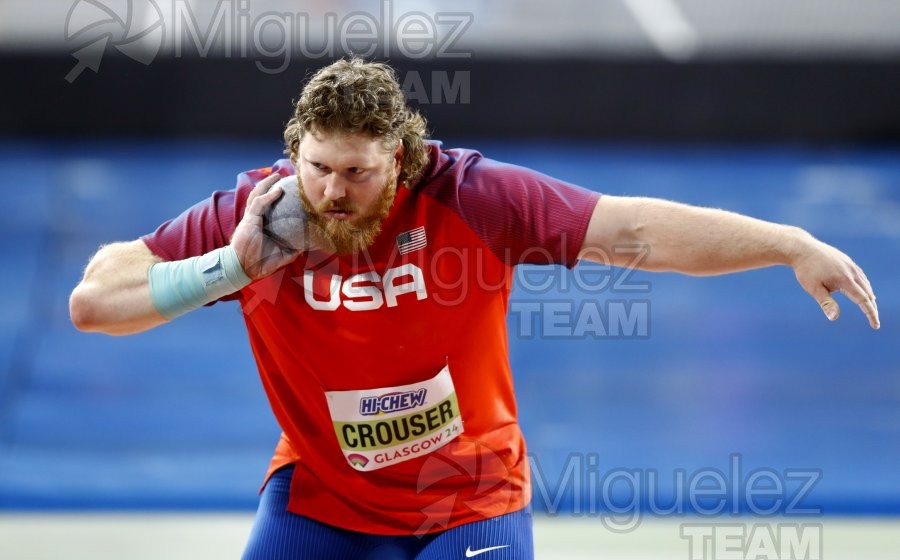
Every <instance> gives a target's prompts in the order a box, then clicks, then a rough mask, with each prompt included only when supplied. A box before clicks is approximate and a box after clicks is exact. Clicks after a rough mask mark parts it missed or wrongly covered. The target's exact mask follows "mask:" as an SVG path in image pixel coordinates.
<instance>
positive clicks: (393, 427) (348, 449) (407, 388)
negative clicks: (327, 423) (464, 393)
mask: <svg viewBox="0 0 900 560" xmlns="http://www.w3.org/2000/svg"><path fill="white" fill-rule="evenodd" d="M325 397H326V398H327V399H328V410H329V411H330V413H331V421H332V423H333V424H334V432H335V433H336V434H337V439H338V443H339V444H340V446H341V451H342V452H343V453H344V457H346V459H347V462H348V463H350V466H352V467H353V468H354V469H356V470H358V471H374V470H378V469H381V468H384V467H387V466H389V465H393V464H396V463H401V462H403V461H408V460H410V459H412V458H414V457H420V456H422V455H427V454H428V453H431V452H432V451H434V450H436V449H439V448H441V447H443V446H444V445H446V444H447V443H449V442H450V441H452V440H454V439H456V438H457V437H459V434H461V433H462V432H463V423H462V418H461V417H460V414H459V403H458V402H457V401H456V389H455V388H454V387H453V379H452V378H451V377H450V368H449V367H448V366H444V369H442V370H441V371H440V373H438V374H437V375H436V376H434V377H432V378H431V379H428V380H426V381H422V382H420V383H412V384H410V385H400V386H398V387H384V388H381V389H366V390H362V391H328V392H326V393H325Z"/></svg>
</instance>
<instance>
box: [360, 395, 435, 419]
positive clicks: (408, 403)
mask: <svg viewBox="0 0 900 560" xmlns="http://www.w3.org/2000/svg"><path fill="white" fill-rule="evenodd" d="M427 393H428V390H427V389H417V390H415V391H401V392H394V393H387V394H384V395H379V396H376V397H364V398H362V399H360V401H359V413H360V414H362V415H365V416H374V415H376V414H386V413H388V412H399V411H401V410H410V409H412V408H418V407H420V406H422V405H423V404H425V395H426V394H427Z"/></svg>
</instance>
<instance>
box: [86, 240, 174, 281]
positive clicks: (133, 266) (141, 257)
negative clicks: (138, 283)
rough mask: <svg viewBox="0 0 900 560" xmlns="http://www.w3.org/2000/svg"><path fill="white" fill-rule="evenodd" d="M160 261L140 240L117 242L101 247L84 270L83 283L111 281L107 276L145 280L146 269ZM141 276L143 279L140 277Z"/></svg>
mask: <svg viewBox="0 0 900 560" xmlns="http://www.w3.org/2000/svg"><path fill="white" fill-rule="evenodd" d="M161 261H162V259H161V258H160V257H158V256H156V255H155V254H153V252H152V251H151V250H150V248H149V247H147V244H146V243H145V242H144V241H143V240H142V239H135V240H134V241H119V242H116V243H110V244H109V245H104V246H103V247H101V248H100V249H99V250H98V251H97V252H96V253H95V254H94V256H93V257H91V260H90V262H88V265H87V267H86V268H85V270H84V280H82V282H84V281H90V280H102V279H103V277H107V278H106V279H108V280H111V279H112V278H109V277H108V276H109V275H113V276H116V277H130V278H137V279H138V280H140V279H141V278H143V279H144V280H146V274H147V268H149V267H150V266H151V265H152V264H154V263H158V262H161ZM141 274H143V277H142V276H141Z"/></svg>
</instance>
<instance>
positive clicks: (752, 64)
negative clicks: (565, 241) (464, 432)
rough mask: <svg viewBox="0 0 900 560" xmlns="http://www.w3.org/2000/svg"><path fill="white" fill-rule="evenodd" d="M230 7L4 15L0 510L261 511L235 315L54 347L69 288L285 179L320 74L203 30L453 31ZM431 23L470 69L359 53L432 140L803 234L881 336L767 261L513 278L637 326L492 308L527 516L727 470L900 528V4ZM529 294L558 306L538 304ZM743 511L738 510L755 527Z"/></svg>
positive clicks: (270, 5) (634, 8)
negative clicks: (592, 481)
mask: <svg viewBox="0 0 900 560" xmlns="http://www.w3.org/2000/svg"><path fill="white" fill-rule="evenodd" d="M233 4H234V5H237V3H236V2H235V3H233ZM230 5H231V4H229V3H228V2H224V3H223V2H205V1H201V0H190V1H180V0H165V1H164V0H156V1H154V0H105V1H100V0H73V1H68V0H59V1H55V2H48V3H42V4H41V5H40V7H39V8H38V7H36V6H38V5H37V4H35V3H32V2H28V1H26V0H9V1H6V2H2V3H0V11H2V13H3V17H2V18H0V73H2V74H3V75H4V76H7V77H8V78H9V81H10V82H11V83H12V81H13V79H14V81H15V86H9V87H4V88H0V106H2V107H4V108H5V109H4V110H3V111H2V112H0V188H2V195H0V212H2V216H3V220H2V221H0V232H2V235H0V246H2V252H0V254H2V256H3V266H2V268H0V297H2V298H3V301H2V306H0V308H2V309H3V312H2V314H0V509H5V510H20V509H25V510H39V511H43V510H48V509H78V510H81V509H121V508H124V509H142V510H143V509H165V510H169V509H199V510H207V509H241V510H244V509H246V510H249V509H252V508H255V506H256V490H257V488H258V486H259V484H260V483H261V481H262V476H263V474H264V472H265V469H266V467H267V465H268V460H269V457H270V454H271V452H272V450H273V448H274V445H275V443H276V441H277V437H278V428H277V426H276V425H275V423H274V420H273V418H272V415H271V412H270V411H269V409H268V405H267V403H266V402H265V398H264V395H263V392H262V389H261V387H260V384H259V380H258V377H257V373H256V370H255V366H254V364H253V360H252V356H251V353H250V349H249V345H248V343H247V342H246V338H245V335H244V334H243V329H244V327H243V322H242V319H241V316H240V310H239V309H238V308H237V306H236V305H234V304H220V305H216V306H213V307H211V308H207V309H203V310H201V311H199V312H196V313H191V314H189V315H188V316H185V317H183V318H181V319H179V320H178V321H176V322H174V323H173V324H169V325H165V326H162V327H160V328H158V329H155V330H153V331H150V332H147V333H143V334H140V335H137V336H131V337H124V338H114V337H107V336H103V335H89V334H83V333H79V332H77V331H75V329H74V328H73V327H72V326H71V324H70V323H69V320H68V310H67V298H68V294H69V293H70V291H71V290H72V288H73V287H74V286H75V284H76V283H77V282H78V280H79V278H80V276H81V273H82V270H83V267H84V265H85V264H86V263H87V261H88V259H89V257H90V256H91V255H92V254H93V252H94V251H95V250H96V249H97V248H98V247H99V246H100V245H101V244H103V243H108V242H111V241H116V240H129V239H134V238H136V237H138V236H140V235H142V234H144V233H147V232H150V231H152V230H153V229H155V227H156V226H157V225H158V224H159V223H161V222H162V221H164V220H166V219H168V218H170V217H173V216H175V215H177V214H178V213H180V212H181V211H182V210H183V209H184V208H186V207H187V206H189V205H190V204H193V203H194V202H196V201H198V200H201V199H203V198H205V197H207V196H208V195H209V193H210V192H212V191H213V190H217V189H222V188H230V187H231V186H232V185H233V184H234V178H235V175H236V174H237V173H239V172H240V171H243V170H246V169H251V168H256V167H260V166H264V165H268V164H270V163H272V162H273V161H275V160H276V159H278V158H279V157H280V156H281V149H282V147H281V144H280V135H281V129H282V126H283V124H284V121H285V120H286V119H287V117H288V115H289V111H290V101H291V99H293V98H295V97H296V95H297V92H298V90H299V87H300V84H301V82H302V80H303V77H304V76H305V75H306V73H307V72H309V71H310V70H312V69H314V68H316V67H319V66H322V65H324V64H327V63H328V62H329V61H330V60H331V58H330V56H328V55H321V56H318V57H313V56H308V55H305V56H301V53H300V52H299V51H298V50H297V49H296V47H297V45H296V44H295V45H293V46H294V47H295V50H293V51H291V52H293V58H291V59H290V60H287V58H290V57H286V55H285V54H281V55H279V54H271V48H272V45H273V44H274V43H272V41H275V42H276V43H277V42H278V41H279V36H278V31H279V29H278V26H277V25H275V26H268V27H265V28H260V27H254V28H252V29H249V30H244V31H247V33H249V34H250V35H253V38H257V39H259V40H260V41H263V42H264V41H269V42H268V43H265V45H269V47H268V48H269V49H270V50H269V53H270V54H268V55H266V53H265V52H262V49H261V48H260V44H262V43H257V44H256V50H255V52H249V53H244V51H242V50H241V48H242V47H241V45H242V43H241V42H240V41H241V39H240V38H241V37H244V40H246V38H247V34H246V33H245V34H244V35H241V33H243V32H244V31H242V30H240V29H237V28H224V29H218V28H216V27H215V26H216V25H232V24H235V23H234V22H238V23H239V22H241V21H245V22H251V23H252V22H259V21H262V19H261V18H262V17H263V15H264V14H265V13H272V12H271V10H273V9H278V10H282V12H279V13H283V14H285V19H283V20H281V21H282V23H284V24H287V23H291V24H296V23H297V22H299V21H301V20H302V18H299V16H300V15H306V16H309V17H310V18H311V19H309V20H308V21H309V22H313V23H310V28H309V29H307V30H306V31H308V32H309V33H308V34H307V35H304V36H303V37H302V39H303V40H306V41H308V43H307V44H306V45H305V46H306V47H309V45H310V43H311V44H314V45H319V44H323V43H320V42H321V41H326V42H327V41H329V40H331V43H330V44H331V45H332V46H335V45H337V47H336V48H335V49H333V50H334V52H333V55H334V56H341V55H343V54H345V52H346V50H347V49H346V45H344V47H343V48H340V47H341V43H340V41H338V39H339V38H338V39H335V37H333V36H332V37H331V39H329V35H328V29H327V28H322V27H321V25H320V22H321V21H323V18H324V17H325V15H326V12H328V11H332V10H333V11H334V12H335V13H336V14H337V15H338V17H340V18H343V19H341V21H349V20H348V19H347V18H349V17H350V15H351V14H353V13H356V14H367V15H369V16H371V18H372V20H373V21H375V20H377V21H381V20H382V19H384V15H385V13H384V9H385V8H387V9H389V10H390V11H392V13H393V16H392V17H393V19H394V20H395V21H396V20H397V18H399V17H402V16H404V15H410V14H425V16H427V18H430V21H433V22H436V21H437V20H438V19H439V18H437V14H438V13H439V12H441V11H444V12H446V11H447V10H449V9H450V8H447V7H445V6H444V5H443V4H441V3H438V2H411V1H407V0H394V1H393V2H392V1H390V0H386V1H384V2H362V1H355V0H354V1H350V0H344V1H340V2H333V3H327V4H326V3H318V2H310V3H304V4H302V5H301V4H297V3H294V2H285V1H281V0H266V1H262V0H260V1H254V0H251V2H249V3H243V4H241V5H242V6H245V7H246V9H247V14H246V15H247V17H246V19H244V20H240V19H236V20H235V19H232V20H227V19H221V20H219V19H216V18H217V17H218V16H219V15H220V12H219V10H220V9H222V8H220V7H221V6H226V7H228V6H230ZM176 6H180V7H181V9H183V10H187V12H182V14H184V13H190V15H191V17H194V18H195V20H194V24H195V25H196V29H195V30H198V32H199V33H200V34H201V35H203V33H206V32H209V31H210V30H213V31H215V30H216V29H218V31H217V32H216V33H211V34H209V35H208V38H211V39H210V40H209V41H208V47H209V48H208V49H207V48H206V46H207V39H206V38H204V37H207V36H204V37H199V36H198V37H194V38H193V39H190V36H189V35H185V34H184V32H183V33H182V34H181V35H178V34H177V33H175V32H174V31H173V30H174V29H175V27H174V22H173V19H172V18H173V15H172V14H173V12H172V10H173V9H174V7H176ZM452 10H453V12H454V13H456V14H462V15H470V16H472V17H471V22H470V25H469V26H468V27H466V28H465V30H464V31H463V33H462V35H461V36H460V39H459V41H458V42H457V43H454V45H453V48H452V49H451V50H452V51H453V52H455V53H457V54H458V53H463V55H465V56H446V53H444V55H442V54H440V53H439V52H437V49H434V50H433V52H431V53H430V55H428V56H421V57H420V56H403V55H402V53H400V52H399V51H398V49H397V48H396V41H397V40H398V37H397V36H396V29H395V30H394V33H395V34H394V35H393V36H390V37H381V36H380V35H379V38H380V39H384V40H385V44H387V45H393V48H392V50H391V51H390V52H387V53H385V52H380V51H377V49H376V51H377V52H375V53H374V54H373V56H374V57H376V58H387V59H390V60H391V62H392V63H394V64H396V65H397V67H398V68H399V69H400V75H401V78H402V79H403V80H404V84H405V85H406V86H407V91H408V93H410V91H409V85H410V83H412V82H408V81H407V78H410V77H413V78H417V79H421V80H422V82H423V83H424V84H425V87H426V91H425V93H426V95H425V99H422V95H417V96H411V97H415V99H414V100H413V101H415V102H416V104H418V106H419V108H420V110H422V111H423V112H424V113H425V114H426V116H427V117H428V118H429V121H430V123H431V125H432V127H433V130H434V136H435V137H436V138H440V139H443V140H444V141H445V144H446V145H448V146H461V147H469V148H476V149H480V150H481V151H482V152H483V153H484V154H485V155H487V156H488V157H493V158H496V159H499V160H503V161H507V162H511V163H518V164H522V165H526V166H529V167H532V168H535V169H537V170H539V171H543V172H545V173H548V174H550V175H553V176H556V177H558V178H561V179H564V180H568V181H571V182H574V183H577V184H580V185H582V186H585V187H587V188H590V189H594V190H597V191H600V192H607V193H611V194H623V195H641V196H659V197H663V198H668V199H675V200H680V201H684V202H688V203H693V204H699V205H704V206H714V207H721V208H726V209H729V210H734V211H737V212H743V213H747V214H750V215H753V216H756V217H759V218H764V219H768V220H772V221H776V222H783V223H790V224H795V225H798V226H801V227H804V228H806V229H808V230H809V231H810V232H812V233H813V234H814V235H816V236H817V237H819V238H820V239H822V240H823V241H826V242H828V243H831V244H834V245H836V246H837V247H839V248H841V249H842V250H844V251H845V252H847V253H848V254H850V255H851V256H852V257H853V258H854V259H855V260H856V262H857V263H858V264H859V265H860V266H862V268H863V269H864V270H865V271H866V273H867V275H868V277H869V279H870V280H871V282H872V284H873V286H874V288H875V290H876V293H877V295H878V305H879V309H880V312H881V320H882V325H883V326H882V329H881V330H880V331H877V332H876V331H872V330H871V329H870V328H869V327H868V325H867V323H866V321H865V319H864V317H863V316H862V313H861V312H860V311H859V310H858V309H857V308H856V307H855V306H854V305H853V304H852V303H850V302H849V301H847V300H846V299H845V298H843V297H840V296H839V297H838V299H839V302H840V304H841V306H842V316H841V319H840V320H839V321H837V322H836V323H829V322H828V321H827V320H826V319H825V318H824V316H823V314H822V313H821V311H820V310H819V309H818V306H817V305H816V303H815V302H814V301H813V300H812V299H811V298H810V297H809V296H807V295H806V294H805V292H803V291H802V289H801V288H800V287H799V286H798V285H797V284H796V282H795V280H794V278H793V275H792V273H791V271H790V270H788V269H787V268H784V267H777V268H770V269H764V270H757V271H752V272H747V273H742V274H737V275H728V276H721V277H714V278H690V277H685V276H679V275H675V274H649V273H635V274H633V275H630V276H629V281H630V282H632V283H646V285H647V287H648V289H647V290H646V291H639V292H627V291H624V292H623V291H617V290H610V289H607V290H604V291H601V292H600V293H599V294H596V293H590V292H589V291H585V290H581V289H577V288H574V287H573V286H574V285H575V284H576V280H577V279H579V278H581V277H580V276H579V275H584V277H588V273H587V269H576V270H575V271H565V270H562V269H559V268H545V269H542V270H534V269H530V270H528V269H523V270H522V271H521V274H520V276H519V277H518V279H517V280H518V283H517V287H516V289H515V291H514V292H513V295H512V300H511V304H513V305H514V306H515V305H518V304H531V303H534V302H537V303H539V304H543V305H545V307H543V308H542V309H543V310H544V311H545V312H548V310H553V309H559V308H558V307H553V305H556V304H560V303H562V304H565V305H568V304H569V302H571V304H572V305H573V306H575V307H573V309H576V310H579V309H584V307H583V306H584V305H590V304H591V302H595V301H600V302H607V301H615V300H624V301H626V302H632V303H634V302H646V303H647V305H648V309H649V317H648V321H647V325H648V328H649V331H648V332H647V336H636V337H608V336H607V337H603V336H599V337H597V336H584V337H578V336H556V335H554V336H547V333H546V332H542V330H541V328H542V325H543V324H544V323H543V322H542V321H544V319H545V317H546V313H544V314H543V315H541V316H540V317H537V316H535V317H530V316H529V317H527V318H525V316H524V315H522V314H521V313H511V314H510V317H509V327H510V351H511V360H512V364H513V371H514V374H515V378H516V388H517V394H518V398H519V406H520V418H521V424H522V427H523V429H524V430H525V433H526V438H527V441H528V445H529V452H530V454H531V456H532V462H533V464H534V465H535V467H536V469H535V478H536V485H540V488H537V489H536V492H535V506H536V508H538V509H545V510H546V509H550V510H554V511H555V510H563V511H577V510H578V508H581V510H582V511H584V510H585V509H587V508H586V507H585V506H586V504H587V505H589V504H596V501H597V495H596V492H595V491H594V490H595V489H596V488H595V487H591V486H590V485H589V484H582V483H576V482H575V481H574V480H573V479H572V478H567V477H569V474H567V473H570V472H571V471H570V469H572V468H573V465H574V466H575V468H576V470H577V468H580V467H578V465H582V466H584V465H590V469H589V471H590V472H587V473H585V474H586V475H590V476H594V475H597V476H602V475H604V474H608V473H614V472H625V471H623V469H625V470H632V471H634V470H636V471H638V472H640V473H643V474H647V473H651V472H653V473H656V474H657V475H658V477H659V480H660V482H659V487H658V490H659V493H660V494H661V496H663V497H666V496H668V495H670V494H671V493H672V491H673V488H672V486H673V483H672V480H673V477H674V476H676V473H678V472H682V471H683V472H685V473H687V474H688V475H690V474H692V473H699V472H708V471H709V470H710V469H718V470H720V471H722V472H723V473H726V474H727V473H729V472H730V467H731V461H732V457H733V456H735V455H737V456H738V457H739V458H740V462H741V465H742V468H743V473H744V477H746V476H747V474H748V473H751V472H752V471H753V470H754V469H769V470H772V471H775V472H778V473H785V472H786V471H789V470H797V469H800V470H815V471H817V472H820V473H821V480H820V481H819V482H818V483H817V484H816V486H815V487H814V488H813V490H812V493H811V494H810V495H809V496H808V498H807V499H806V500H804V502H803V504H802V505H804V506H814V507H820V508H822V509H823V510H824V511H825V513H836V514H894V515H896V514H900V477H898V476H897V473H898V472H900V365H898V364H900V360H898V357H900V351H898V350H897V341H898V336H897V330H896V329H897V327H896V325H897V324H900V294H898V292H897V286H898V284H900V104H898V103H897V99H900V35H898V34H897V32H896V30H897V29H898V28H900V1H897V0H891V1H879V0H861V1H859V2H856V3H854V4H853V5H852V6H851V5H850V4H847V3H845V2H838V1H828V2H791V3H789V4H785V3H783V2H778V1H776V0H764V1H758V2H753V3H747V2H742V1H739V0H727V1H724V0H716V1H713V0H646V1H643V0H614V1H610V2H581V1H578V0H564V1H561V2H555V3H552V4H549V3H546V2H540V1H537V0H523V1H521V2H516V3H499V2H492V3H488V2H481V1H476V0H464V1H459V2H455V3H454V4H453V7H452ZM287 16H292V17H291V18H288V17H287ZM223 17H224V16H223ZM388 19H390V18H388ZM216 22H219V23H218V24H217V23H216ZM223 22H224V23H223ZM228 22H231V23H228ZM276 23H277V22H276ZM235 25H236V24H235ZM388 27H389V26H388ZM322 29H324V31H322ZM434 29H435V30H436V33H437V36H438V38H439V39H441V40H444V39H446V38H447V33H448V32H449V31H450V29H449V28H448V27H447V26H436V27H435V28H434ZM285 30H287V27H283V28H282V29H281V31H285ZM320 31H321V32H320ZM257 32H259V33H258V36H256V35H254V34H255V33H257ZM383 32H385V31H384V30H383V29H379V30H376V34H378V33H383ZM273 33H274V35H273ZM288 35H290V34H288ZM280 40H281V41H285V39H284V37H282V38H281V39H280ZM290 40H291V41H294V40H298V39H297V37H291V38H290ZM179 41H180V43H179ZM190 42H193V44H192V45H188V47H190V48H186V49H185V50H184V51H178V50H177V47H178V45H179V44H180V45H181V46H185V43H190ZM201 43H202V44H201ZM420 46H421V45H420ZM201 47H202V48H201ZM360 48H361V47H359V46H357V52H358V51H359V50H360ZM229 49H230V50H229ZM249 51H254V49H253V48H249ZM260 62H261V63H262V64H261V65H260ZM281 62H285V63H286V66H285V68H283V69H282V70H281V71H279V72H272V71H264V70H265V69H269V70H271V69H273V68H276V67H277V66H278V65H279V64H280V63H281ZM438 78H440V79H447V80H453V82H452V83H453V84H455V86H458V89H456V90H452V88H451V89H450V90H448V89H446V88H443V89H442V88H441V87H436V86H434V83H435V82H432V81H431V80H433V79H438ZM445 85H446V84H445ZM418 93H419V94H421V93H422V91H421V90H420V91H419V92H418ZM605 273H606V274H608V273H609V271H603V270H599V271H598V270H596V269H594V270H593V272H592V274H599V275H603V274H605ZM616 274H620V273H616ZM548 278H549V280H550V282H549V283H550V288H549V289H548V290H546V291H542V290H535V289H533V288H532V289H529V288H528V286H529V285H530V286H532V287H533V286H534V284H535V283H539V282H541V281H543V280H545V279H548ZM579 306H581V307H579ZM569 320H570V322H569V323H568V325H569V326H571V324H572V322H574V321H577V317H570V319H569ZM554 321H555V319H554ZM563 321H565V319H563ZM789 490H790V491H796V490H797V487H796V485H794V486H792V487H791V488H790V489H789ZM547 492H549V496H550V502H551V503H548V501H547V499H546V497H547ZM742 499H743V498H742V497H740V496H739V497H738V503H737V504H736V505H735V504H732V505H734V507H736V508H739V509H741V508H743V509H746V504H745V503H742ZM664 501H665V500H664ZM684 506H685V509H688V510H689V509H690V508H691V505H690V504H684Z"/></svg>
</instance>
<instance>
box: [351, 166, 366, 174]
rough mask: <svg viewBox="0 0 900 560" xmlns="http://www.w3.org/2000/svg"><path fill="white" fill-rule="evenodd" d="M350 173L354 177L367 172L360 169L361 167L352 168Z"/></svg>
mask: <svg viewBox="0 0 900 560" xmlns="http://www.w3.org/2000/svg"><path fill="white" fill-rule="evenodd" d="M348 171H350V173H352V174H354V175H361V174H362V173H364V172H365V170H364V169H360V168H359V167H351V168H350V169H349V170H348Z"/></svg>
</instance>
